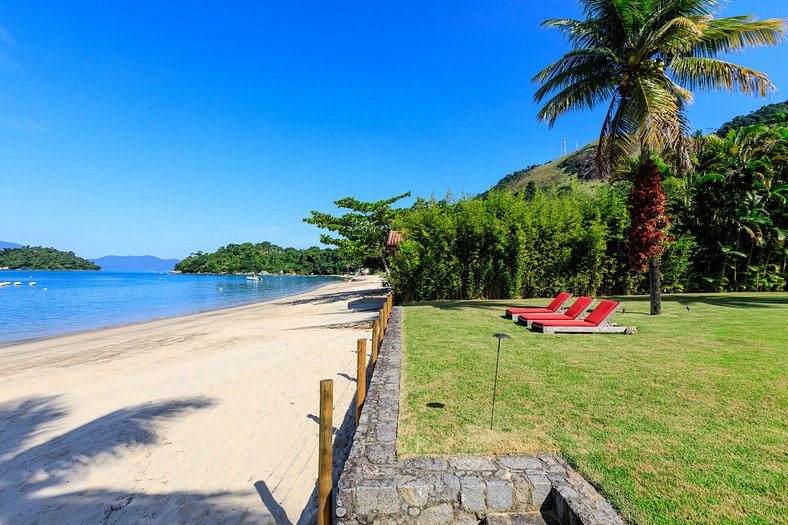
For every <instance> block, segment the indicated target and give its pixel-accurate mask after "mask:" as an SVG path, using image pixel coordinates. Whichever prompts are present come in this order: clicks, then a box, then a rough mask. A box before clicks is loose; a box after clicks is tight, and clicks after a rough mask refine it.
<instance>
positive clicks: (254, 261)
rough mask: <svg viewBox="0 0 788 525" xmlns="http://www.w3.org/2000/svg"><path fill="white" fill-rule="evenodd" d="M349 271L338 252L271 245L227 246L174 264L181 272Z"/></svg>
mask: <svg viewBox="0 0 788 525" xmlns="http://www.w3.org/2000/svg"><path fill="white" fill-rule="evenodd" d="M347 268H348V263H347V261H346V260H345V259H344V257H342V256H341V255H340V254H339V252H338V251H337V250H333V249H330V248H328V249H326V248H317V247H312V248H307V249H305V250H301V249H298V248H282V247H281V246H277V245H275V244H272V243H270V242H261V243H257V244H252V243H251V242H245V243H243V244H228V245H227V246H222V247H221V248H219V249H218V250H216V251H215V252H213V253H203V252H197V253H193V254H191V255H190V256H188V257H187V258H185V259H184V260H182V261H181V262H179V263H178V264H176V265H175V270H176V271H179V272H181V273H273V274H280V273H281V274H296V275H337V274H341V273H343V272H346V271H347Z"/></svg>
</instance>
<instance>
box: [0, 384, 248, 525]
mask: <svg viewBox="0 0 788 525" xmlns="http://www.w3.org/2000/svg"><path fill="white" fill-rule="evenodd" d="M212 404H213V402H212V401H211V400H210V399H207V398H191V399H173V400H169V401H164V402H159V403H147V404H143V405H139V406H135V407H131V408H126V409H122V410H116V411H114V412H111V413H109V414H107V415H105V416H102V417H100V418H98V419H95V420H93V421H90V422H88V423H85V424H84V425H82V426H79V427H77V428H75V429H73V430H70V431H68V432H66V433H64V434H60V435H58V436H56V437H54V438H52V439H49V440H46V441H43V442H41V443H38V444H34V445H33V446H26V445H25V444H26V443H29V442H30V441H32V440H36V439H37V438H38V437H39V436H41V434H42V433H43V432H45V431H46V430H47V428H48V427H51V426H53V425H56V424H57V423H58V420H59V419H61V418H62V417H63V416H65V415H66V414H67V413H68V410H67V409H65V408H64V407H63V405H62V404H61V403H60V402H59V399H58V398H57V397H37V398H27V399H18V400H14V401H11V402H7V403H4V404H2V405H0V452H1V453H2V454H0V487H2V488H0V523H15V524H16V523H31V520H32V522H33V523H58V524H70V523H79V524H82V523H112V524H115V523H129V524H130V523H140V522H157V523H177V522H184V523H196V522H198V521H202V522H206V523H207V522H210V523H220V522H221V523H225V522H231V523H253V522H259V512H257V513H256V516H252V515H251V513H250V512H249V511H248V510H247V509H236V508H232V507H229V506H224V505H223V503H222V498H224V497H226V496H228V495H231V494H230V493H228V492H216V493H193V492H190V493H185V492H160V493H141V492H134V493H132V492H122V491H117V490H110V489H101V488H97V489H93V490H89V491H81V492H74V491H70V492H68V491H64V489H66V488H67V487H68V483H69V482H71V481H72V480H74V479H79V476H80V473H81V472H83V468H84V467H85V466H86V465H88V464H89V463H90V461H91V459H93V458H98V457H100V456H105V455H111V456H115V457H118V456H120V455H121V454H122V453H123V450H124V449H125V448H128V447H136V446H141V445H152V444H156V443H157V442H158V438H157V434H156V426H157V423H160V422H162V421H164V420H172V419H175V418H178V417H186V416H188V414H190V413H192V412H194V411H195V410H200V409H202V408H206V407H209V406H211V405H212ZM44 489H47V492H48V493H49V494H53V493H54V495H45V496H42V495H40V494H41V492H40V491H42V490H44ZM257 510H258V511H259V509H257ZM31 511H32V512H31ZM253 518H254V519H253Z"/></svg>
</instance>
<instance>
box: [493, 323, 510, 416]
mask: <svg viewBox="0 0 788 525" xmlns="http://www.w3.org/2000/svg"><path fill="white" fill-rule="evenodd" d="M493 337H495V338H496V339H498V356H497V357H496V358H495V383H494V386H493V401H492V415H491V416H490V430H492V428H493V421H495V394H496V393H497V392H498V362H499V361H500V360H501V339H511V338H512V336H510V335H507V334H495V335H493Z"/></svg>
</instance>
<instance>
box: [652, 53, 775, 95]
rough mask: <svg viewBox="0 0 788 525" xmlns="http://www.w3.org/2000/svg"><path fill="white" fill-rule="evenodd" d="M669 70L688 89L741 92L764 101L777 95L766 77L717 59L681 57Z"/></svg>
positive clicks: (672, 61)
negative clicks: (769, 95) (767, 97)
mask: <svg viewBox="0 0 788 525" xmlns="http://www.w3.org/2000/svg"><path fill="white" fill-rule="evenodd" d="M667 70H668V71H669V72H670V73H671V74H672V75H673V76H674V78H675V80H676V82H677V83H678V84H681V85H683V86H686V87H687V88H688V89H708V90H723V89H724V90H727V91H738V92H740V93H742V94H744V95H750V94H757V95H759V96H762V97H765V96H766V95H767V94H768V92H769V91H776V88H775V87H774V84H772V83H771V82H770V81H769V79H768V77H767V76H766V74H765V73H761V72H760V71H756V70H754V69H750V68H747V67H744V66H739V65H737V64H733V63H731V62H725V61H723V60H718V59H716V58H704V57H682V58H675V59H673V60H671V61H670V63H669V65H668V67H667Z"/></svg>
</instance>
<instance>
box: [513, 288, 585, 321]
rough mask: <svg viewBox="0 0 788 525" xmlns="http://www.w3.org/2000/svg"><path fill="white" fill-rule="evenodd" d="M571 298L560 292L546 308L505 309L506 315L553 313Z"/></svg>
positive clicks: (567, 294) (570, 295)
mask: <svg viewBox="0 0 788 525" xmlns="http://www.w3.org/2000/svg"><path fill="white" fill-rule="evenodd" d="M570 297H572V294H570V293H567V292H561V293H559V294H558V295H556V296H555V299H553V300H552V302H550V304H548V305H547V307H546V308H545V307H529V308H507V309H506V313H507V315H520V314H536V313H544V314H549V313H553V312H555V311H556V310H558V309H559V308H560V307H561V305H562V304H564V303H565V302H566V301H568V300H569V298H570Z"/></svg>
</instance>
